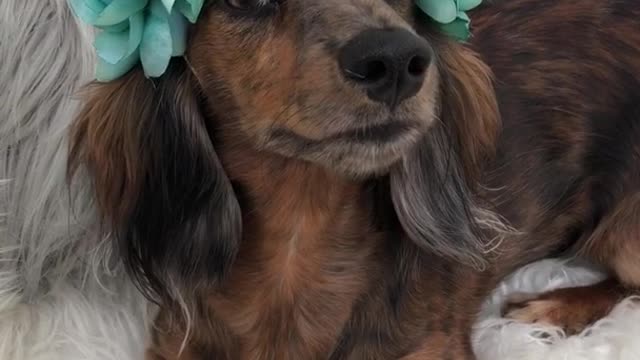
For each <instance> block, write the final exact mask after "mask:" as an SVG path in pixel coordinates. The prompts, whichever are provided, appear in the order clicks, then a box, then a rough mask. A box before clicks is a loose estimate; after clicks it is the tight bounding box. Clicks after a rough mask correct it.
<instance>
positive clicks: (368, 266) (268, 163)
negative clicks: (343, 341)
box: [211, 141, 381, 359]
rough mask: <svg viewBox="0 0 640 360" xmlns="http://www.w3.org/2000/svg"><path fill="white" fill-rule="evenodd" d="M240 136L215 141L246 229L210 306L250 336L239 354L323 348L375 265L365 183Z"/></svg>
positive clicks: (242, 336) (375, 241)
mask: <svg viewBox="0 0 640 360" xmlns="http://www.w3.org/2000/svg"><path fill="white" fill-rule="evenodd" d="M225 143H230V144H234V146H233V148H230V147H226V146H225V145H224V144H225ZM242 143H243V142H240V141H231V142H225V141H222V145H221V146H219V147H218V149H219V151H220V156H221V160H222V163H223V166H224V168H225V171H226V172H227V175H228V176H229V178H230V179H231V181H232V182H234V184H239V187H240V188H241V191H240V192H241V193H242V194H241V204H242V207H243V209H242V210H243V222H244V226H243V228H244V229H245V234H244V236H243V239H242V245H241V250H240V252H239V254H238V258H237V260H236V263H235V264H234V266H233V267H232V269H231V273H230V276H229V278H228V280H227V282H226V283H225V284H224V285H223V289H222V291H220V292H219V293H218V294H216V295H214V296H213V297H212V299H211V305H212V306H211V309H212V312H213V313H214V316H215V317H216V318H218V319H220V320H221V322H222V323H223V324H224V326H225V327H226V328H227V329H228V330H229V332H230V333H232V334H234V335H235V336H236V337H237V338H238V340H240V341H242V342H243V343H246V344H247V346H243V347H242V349H243V350H242V351H244V352H247V353H242V354H240V355H241V357H240V358H268V356H267V357H265V356H264V355H265V354H272V355H274V356H278V357H279V358H282V356H283V354H288V356H291V357H292V358H296V359H302V358H312V356H314V354H318V353H325V354H326V353H329V352H330V350H331V347H332V346H333V345H334V343H335V341H336V339H337V338H338V336H339V334H340V330H341V329H342V328H343V327H344V324H345V323H346V322H347V321H348V319H349V317H350V315H351V309H352V306H353V304H354V302H355V301H356V299H357V298H358V296H359V295H360V294H361V293H362V292H363V291H365V287H366V286H367V284H368V282H367V281H366V279H367V278H371V277H370V275H371V274H370V273H368V272H371V271H372V270H373V271H375V269H377V266H376V265H375V263H376V262H375V260H374V257H375V256H376V254H377V252H376V248H377V246H378V245H379V244H380V243H381V241H379V240H380V239H381V237H380V236H376V235H375V233H374V231H373V229H372V226H371V224H369V223H368V221H369V220H368V219H370V218H371V216H369V215H370V214H369V209H368V206H367V205H366V201H364V196H363V190H362V189H363V186H362V184H360V183H357V182H351V181H348V180H345V179H344V178H341V177H340V176H338V175H336V174H332V173H330V172H329V171H327V170H325V169H323V168H321V167H319V166H316V165H313V164H310V163H307V162H303V161H298V160H293V159H286V158H283V157H280V156H277V155H272V154H265V153H264V152H259V151H256V150H253V149H252V148H251V147H250V146H249V145H247V146H243V145H242ZM258 353H260V354H261V355H260V356H258V357H255V356H254V355H257V354H258Z"/></svg>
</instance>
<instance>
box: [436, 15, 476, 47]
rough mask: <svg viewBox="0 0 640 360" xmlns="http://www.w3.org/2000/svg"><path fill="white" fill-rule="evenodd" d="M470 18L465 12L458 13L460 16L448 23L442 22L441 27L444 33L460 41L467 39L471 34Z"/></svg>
mask: <svg viewBox="0 0 640 360" xmlns="http://www.w3.org/2000/svg"><path fill="white" fill-rule="evenodd" d="M469 24H470V20H469V17H468V16H467V14H465V13H464V12H460V13H458V17H456V19H455V20H454V21H452V22H450V23H448V24H442V25H441V26H440V29H441V31H442V32H443V33H445V34H447V35H448V36H451V37H452V38H454V39H456V40H458V41H466V40H468V39H469V37H470V36H471V32H470V31H469Z"/></svg>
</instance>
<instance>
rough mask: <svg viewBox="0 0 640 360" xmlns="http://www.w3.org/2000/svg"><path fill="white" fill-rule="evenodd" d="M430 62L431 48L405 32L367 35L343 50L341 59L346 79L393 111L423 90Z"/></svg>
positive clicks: (362, 34) (392, 30)
mask: <svg viewBox="0 0 640 360" xmlns="http://www.w3.org/2000/svg"><path fill="white" fill-rule="evenodd" d="M430 60H431V47H430V46H429V44H428V43H427V42H426V41H425V40H424V39H422V38H421V37H419V36H417V35H414V34H412V33H411V32H409V31H407V30H404V29H385V30H367V31H364V32H362V33H360V34H359V35H357V36H356V37H354V38H353V39H351V40H350V41H349V42H348V43H347V44H346V45H345V46H344V47H343V48H342V50H341V53H340V57H339V63H340V67H341V68H342V71H343V73H344V76H345V77H346V78H347V79H349V80H350V81H353V82H355V83H356V84H358V85H359V86H362V87H363V88H364V89H366V92H367V95H368V96H369V98H370V99H372V100H374V101H377V102H380V103H384V104H386V105H387V106H389V107H390V108H395V107H396V106H397V105H398V104H400V103H401V102H402V101H404V100H406V99H408V98H410V97H412V96H414V95H415V94H416V93H417V92H418V91H419V90H420V88H421V87H422V84H423V82H424V78H425V73H426V71H427V68H428V66H429V61H430Z"/></svg>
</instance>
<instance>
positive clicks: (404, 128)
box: [326, 121, 415, 143]
mask: <svg viewBox="0 0 640 360" xmlns="http://www.w3.org/2000/svg"><path fill="white" fill-rule="evenodd" d="M414 128H415V127H414V126H412V125H411V124H410V123H408V122H399V121H389V122H387V123H384V124H380V125H370V126H364V127H359V128H355V129H351V130H347V131H343V132H340V133H337V134H334V135H331V136H330V137H328V138H326V140H328V141H335V140H348V141H353V142H359V143H363V142H387V141H393V140H394V139H396V138H398V137H399V136H401V135H403V134H405V133H407V132H408V131H411V130H412V129H414Z"/></svg>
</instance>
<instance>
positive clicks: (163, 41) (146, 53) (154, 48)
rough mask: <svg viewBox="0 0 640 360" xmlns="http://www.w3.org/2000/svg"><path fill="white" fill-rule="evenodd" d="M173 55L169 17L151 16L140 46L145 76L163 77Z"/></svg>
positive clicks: (148, 18) (146, 24)
mask: <svg viewBox="0 0 640 360" xmlns="http://www.w3.org/2000/svg"><path fill="white" fill-rule="evenodd" d="M152 1H155V0H152ZM172 53H173V48H172V38H171V28H170V26H169V20H168V17H161V16H156V15H155V14H153V13H152V14H150V15H149V16H148V17H147V21H146V23H145V26H144V32H143V34H142V43H141V44H140V60H141V61H142V67H143V68H144V73H145V75H147V76H149V77H159V76H160V75H162V74H163V73H164V72H165V70H166V69H167V67H168V66H169V61H170V60H171V54H172Z"/></svg>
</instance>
